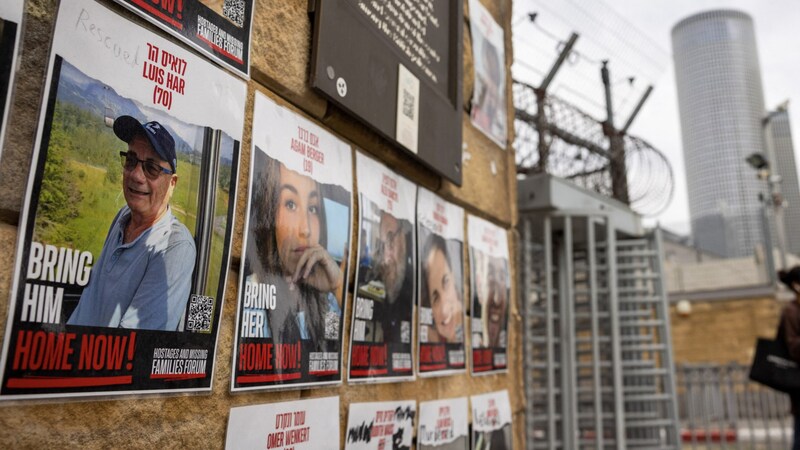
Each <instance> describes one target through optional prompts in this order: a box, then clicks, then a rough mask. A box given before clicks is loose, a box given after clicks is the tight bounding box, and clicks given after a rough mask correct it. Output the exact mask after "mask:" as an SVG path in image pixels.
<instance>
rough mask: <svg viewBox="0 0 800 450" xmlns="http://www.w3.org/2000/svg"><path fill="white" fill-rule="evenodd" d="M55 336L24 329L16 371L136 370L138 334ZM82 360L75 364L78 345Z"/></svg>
mask: <svg viewBox="0 0 800 450" xmlns="http://www.w3.org/2000/svg"><path fill="white" fill-rule="evenodd" d="M77 336H78V335H77V334H76V333H51V332H45V331H31V330H20V332H19V333H18V334H17V342H16V346H15V348H14V363H13V366H12V367H13V368H14V370H72V369H73V368H75V366H77V370H87V371H98V370H122V369H124V370H133V356H134V350H135V348H136V332H135V331H132V332H131V334H130V335H129V336H115V335H105V334H84V335H82V336H81V338H80V340H79V339H77ZM78 344H80V347H79V349H78V352H77V355H78V361H77V362H76V361H75V358H74V355H75V354H76V348H75V346H76V345H78Z"/></svg>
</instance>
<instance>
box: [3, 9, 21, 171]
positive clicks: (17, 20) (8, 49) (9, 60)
mask: <svg viewBox="0 0 800 450" xmlns="http://www.w3.org/2000/svg"><path fill="white" fill-rule="evenodd" d="M24 3H25V2H24V0H4V1H3V2H0V157H2V155H3V137H4V136H5V132H6V122H8V110H9V108H11V93H12V91H13V89H12V87H13V82H14V74H15V72H16V69H15V68H16V65H17V54H18V51H19V46H20V35H21V34H22V9H23V6H24Z"/></svg>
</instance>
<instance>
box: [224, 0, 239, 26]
mask: <svg viewBox="0 0 800 450" xmlns="http://www.w3.org/2000/svg"><path fill="white" fill-rule="evenodd" d="M222 14H224V15H225V17H226V18H227V19H228V20H230V21H231V22H233V23H235V24H236V25H237V26H238V27H239V28H241V27H243V26H244V0H225V3H223V5H222Z"/></svg>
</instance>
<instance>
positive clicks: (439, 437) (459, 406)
mask: <svg viewBox="0 0 800 450" xmlns="http://www.w3.org/2000/svg"><path fill="white" fill-rule="evenodd" d="M467 410H468V407H467V397H459V398H449V399H445V400H436V401H432V402H420V404H419V425H418V426H417V430H418V431H417V448H418V449H419V450H467V448H468V447H469V426H468V423H467Z"/></svg>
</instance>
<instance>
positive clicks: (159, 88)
mask: <svg viewBox="0 0 800 450" xmlns="http://www.w3.org/2000/svg"><path fill="white" fill-rule="evenodd" d="M186 65H187V64H186V60H185V59H183V58H179V57H177V56H175V55H173V54H172V53H170V52H168V51H166V50H163V49H160V48H158V47H156V46H155V45H153V44H151V43H149V42H148V43H147V60H146V61H145V62H144V64H142V77H143V78H145V79H148V80H150V81H152V82H153V83H155V86H153V103H154V104H156V105H160V106H163V107H165V108H167V109H168V110H169V109H172V100H173V94H178V95H184V91H185V88H186V81H185V80H184V78H183V77H184V76H185V75H186Z"/></svg>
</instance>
